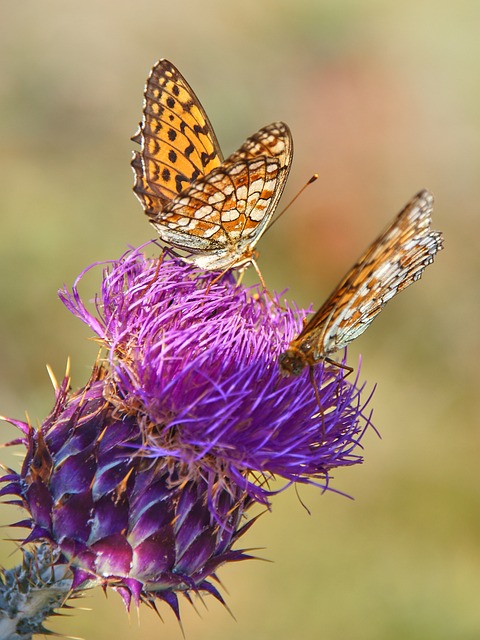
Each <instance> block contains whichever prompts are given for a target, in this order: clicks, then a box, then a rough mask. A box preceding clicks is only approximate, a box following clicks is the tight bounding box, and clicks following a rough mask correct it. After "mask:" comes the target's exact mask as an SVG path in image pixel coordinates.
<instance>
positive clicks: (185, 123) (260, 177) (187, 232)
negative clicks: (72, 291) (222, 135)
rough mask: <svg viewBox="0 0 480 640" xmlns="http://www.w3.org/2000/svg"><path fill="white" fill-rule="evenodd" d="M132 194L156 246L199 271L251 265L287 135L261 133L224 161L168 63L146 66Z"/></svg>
mask: <svg viewBox="0 0 480 640" xmlns="http://www.w3.org/2000/svg"><path fill="white" fill-rule="evenodd" d="M132 139H133V140H134V141H135V142H138V143H139V144H140V146H141V149H140V151H137V152H135V153H134V155H133V160H132V167H133V169H134V172H135V176H136V179H135V185H134V191H135V194H136V195H137V197H138V199H139V200H140V202H141V203H142V205H143V208H144V210H145V213H146V214H147V216H148V217H149V218H150V222H151V223H152V225H153V226H154V227H155V229H156V231H157V232H158V234H159V235H160V237H161V239H162V240H163V241H164V242H166V243H167V244H169V245H171V246H173V247H176V248H179V249H182V250H184V251H187V252H188V253H189V255H187V256H183V259H184V260H186V261H187V262H192V263H193V264H195V265H197V266H199V267H202V268H203V269H207V270H222V269H223V270H225V269H229V268H232V267H235V268H238V267H241V266H243V265H246V264H248V263H249V262H254V247H255V245H256V243H257V242H258V240H259V239H260V237H261V235H262V233H263V232H264V231H265V229H266V228H267V226H268V224H269V222H270V220H271V219H272V216H273V214H274V212H275V209H276V206H277V204H278V201H279V200H280V197H281V195H282V192H283V190H284V187H285V184H286V180H287V177H288V173H289V171H290V166H291V163H292V157H293V141H292V136H291V133H290V130H289V128H288V127H287V125H286V124H284V123H282V122H275V123H273V124H271V125H268V126H266V127H263V128H262V129H260V131H258V132H257V133H255V134H253V135H252V136H251V137H249V138H248V139H247V140H246V142H245V143H244V144H243V145H242V146H241V147H240V149H238V151H236V152H235V153H233V154H232V155H231V156H229V157H228V158H227V159H226V160H223V156H222V152H221V150H220V146H219V144H218V141H217V138H216V135H215V132H214V130H213V128H212V125H211V124H210V121H209V119H208V117H207V114H206V113H205V111H204V109H203V107H202V105H201V104H200V102H199V100H198V98H197V97H196V95H195V93H194V92H193V90H192V89H191V87H190V86H189V84H188V83H187V81H186V80H185V78H183V76H182V75H181V74H180V72H179V71H178V69H176V68H175V67H174V66H173V64H172V63H171V62H168V60H160V61H159V62H157V64H156V65H155V66H154V67H153V69H152V71H151V73H150V75H149V77H148V80H147V84H146V88H145V100H144V109H143V120H142V122H141V124H140V128H139V131H138V133H137V134H136V135H135V136H134V137H133V138H132Z"/></svg>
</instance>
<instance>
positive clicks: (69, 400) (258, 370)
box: [2, 250, 369, 615]
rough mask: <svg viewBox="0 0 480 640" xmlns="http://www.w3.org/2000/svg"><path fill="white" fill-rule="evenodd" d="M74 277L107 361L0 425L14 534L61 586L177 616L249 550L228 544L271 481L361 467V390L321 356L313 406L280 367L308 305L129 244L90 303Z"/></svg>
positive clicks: (74, 302)
mask: <svg viewBox="0 0 480 640" xmlns="http://www.w3.org/2000/svg"><path fill="white" fill-rule="evenodd" d="M83 275H84V274H82V275H81V276H80V278H79V279H78V281H77V282H76V283H75V286H74V287H73V289H72V291H71V292H69V291H67V290H66V289H65V290H63V291H61V292H60V297H61V299H62V300H63V302H64V303H65V305H66V306H67V307H68V309H70V311H72V312H73V313H74V314H75V315H76V316H78V317H79V318H81V319H82V320H83V321H84V322H85V323H86V324H87V325H88V326H89V327H90V328H91V329H92V330H93V331H94V332H95V334H96V335H97V337H98V339H99V340H100V341H101V343H102V345H103V347H104V349H105V350H106V354H107V356H106V358H105V361H104V363H103V364H101V365H96V366H95V367H94V369H93V373H92V376H91V379H90V381H89V383H88V384H87V385H86V386H85V387H84V388H83V389H81V390H79V391H77V392H75V393H72V392H71V391H70V390H69V380H68V378H66V379H65V380H64V382H63V384H62V385H61V386H60V387H58V389H57V391H56V403H55V407H54V409H53V411H52V412H51V414H50V416H49V417H48V418H47V419H46V420H45V422H44V423H43V424H42V426H41V427H40V428H39V429H38V430H33V429H32V428H31V427H30V426H29V425H27V424H25V423H20V422H15V421H13V422H14V423H15V424H16V425H17V426H18V427H19V428H20V429H21V430H22V432H23V443H24V444H25V446H26V450H27V453H26V457H25V461H24V464H23V467H22V470H21V472H20V473H15V472H13V471H10V472H9V473H8V474H7V475H5V476H4V478H3V480H4V481H5V482H7V483H8V484H7V485H6V486H5V487H4V489H3V492H2V493H3V494H4V495H6V494H13V495H16V496H17V497H18V498H19V499H20V502H21V504H22V506H23V507H24V508H25V509H27V511H28V513H29V517H28V519H26V520H23V521H22V522H21V523H18V524H20V525H22V526H27V527H28V528H29V529H30V533H29V535H28V537H27V538H26V540H25V542H33V543H40V541H45V540H47V541H48V542H49V543H51V544H52V546H55V548H56V549H58V550H59V551H60V552H61V556H62V557H61V559H62V561H65V560H66V561H68V563H69V565H70V567H71V568H72V571H73V573H74V579H73V586H74V588H80V587H81V586H83V585H86V584H92V583H101V584H102V585H103V586H105V587H106V586H110V587H113V588H114V589H116V590H117V591H118V592H119V593H120V594H121V595H122V597H123V598H124V600H125V602H126V603H127V605H129V604H130V601H131V600H132V598H133V600H134V601H135V602H136V603H137V604H138V603H139V602H140V601H145V602H147V603H149V604H150V605H151V606H155V601H156V600H158V599H160V600H163V601H165V602H167V603H168V604H169V605H170V606H171V607H172V608H173V609H174V611H175V613H176V614H177V615H179V611H178V601H177V593H178V592H182V593H183V594H184V595H185V596H186V597H187V598H190V594H191V593H192V592H198V591H207V592H210V593H212V594H213V595H214V596H215V597H216V598H218V599H220V600H222V598H221V595H220V594H219V592H218V591H217V589H216V588H215V586H214V585H213V583H212V579H213V580H215V578H216V571H217V569H218V567H219V566H220V565H222V564H223V563H225V562H229V561H236V560H241V559H245V558H247V557H249V555H248V554H247V553H246V552H245V551H243V550H238V549H233V546H234V545H235V543H236V542H237V541H238V539H239V538H240V537H241V535H242V534H243V533H244V532H245V531H246V530H247V529H248V528H249V526H250V525H251V524H252V522H253V521H254V520H252V519H251V520H250V521H249V522H248V523H246V524H245V521H244V520H243V518H244V515H245V513H246V511H247V510H248V509H249V508H250V507H251V506H252V505H253V504H255V503H261V504H263V505H268V504H269V500H270V498H271V496H272V494H273V492H274V491H273V488H272V487H271V486H270V482H271V481H272V480H273V479H274V478H276V477H280V478H283V479H284V480H285V482H284V486H288V484H290V483H292V482H302V483H314V484H319V485H321V486H327V484H328V479H329V472H330V470H331V469H332V468H334V467H338V466H346V465H352V464H356V463H359V462H361V457H360V456H359V455H358V453H357V451H358V445H359V440H360V438H361V435H362V433H363V431H364V430H365V428H366V426H367V425H368V423H369V420H368V418H367V417H365V416H364V405H365V402H362V401H361V399H360V395H361V388H359V387H358V386H357V384H356V381H352V382H350V381H349V380H345V379H344V372H343V371H342V370H341V369H339V368H338V367H333V366H325V367H323V366H321V365H320V366H318V367H317V368H316V371H315V378H316V385H317V387H318V391H319V398H320V402H321V409H319V406H318V402H317V399H316V396H315V392H314V389H313V386H312V384H311V382H310V380H309V378H308V374H307V375H300V376H299V377H297V378H284V377H282V375H281V374H280V371H279V367H278V356H279V354H280V353H281V352H282V351H283V350H284V349H285V346H286V345H287V344H289V342H290V341H291V340H292V338H293V337H294V335H295V334H296V333H298V331H299V329H300V326H301V324H302V320H303V318H304V316H305V315H306V312H303V311H299V310H298V309H296V308H289V307H287V308H283V307H281V305H280V300H279V299H278V297H274V298H273V299H271V298H270V297H269V296H267V295H264V293H263V292H261V291H260V290H259V289H258V288H256V287H253V288H250V289H248V288H245V287H242V286H240V285H238V284H237V283H236V282H235V280H234V278H233V276H232V275H230V274H225V275H223V276H222V277H218V275H216V274H211V273H205V272H203V271H201V270H199V269H198V268H196V267H193V266H191V265H186V264H184V263H183V262H181V261H180V260H178V259H177V258H175V257H174V256H171V255H169V254H168V253H164V254H163V255H162V257H161V258H160V259H149V258H146V257H145V256H144V255H143V253H142V252H141V251H140V250H131V251H129V252H128V253H126V254H125V255H124V256H123V257H122V258H121V259H120V260H118V261H116V262H112V263H110V264H109V265H108V266H107V267H106V268H105V270H104V276H103V283H102V289H101V292H100V293H99V294H98V295H97V297H96V299H95V304H94V305H93V308H92V309H89V308H88V306H87V303H85V302H84V301H83V300H82V298H81V296H80V294H79V283H80V281H81V279H82V277H83Z"/></svg>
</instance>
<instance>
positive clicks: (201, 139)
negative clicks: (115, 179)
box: [132, 60, 223, 216]
mask: <svg viewBox="0 0 480 640" xmlns="http://www.w3.org/2000/svg"><path fill="white" fill-rule="evenodd" d="M133 139H134V140H135V141H136V142H138V143H139V144H140V145H141V150H140V151H139V152H136V153H135V154H134V158H133V160H132V167H133V169H134V171H135V175H136V182H135V186H134V191H135V193H136V195H137V196H138V198H139V199H140V201H141V203H142V205H143V206H144V208H145V212H146V213H147V215H150V216H151V215H156V214H158V213H159V211H161V210H162V209H163V207H164V206H165V204H166V203H167V202H169V201H170V200H172V199H173V198H174V197H176V196H177V195H178V194H179V193H181V192H182V191H183V190H184V189H185V188H186V187H187V186H188V185H190V184H191V183H192V182H193V181H194V180H196V179H197V178H198V177H201V176H204V175H206V174H208V173H210V171H211V170H212V169H214V168H215V167H218V166H219V165H220V164H221V162H222V160H223V157H222V152H221V150H220V146H219V144H218V141H217V138H216V135H215V132H214V130H213V128H212V125H211V124H210V121H209V119H208V116H207V114H206V113H205V111H204V109H203V107H202V105H201V104H200V101H199V100H198V98H197V97H196V95H195V93H194V91H193V90H192V88H191V87H190V85H189V84H188V83H187V81H186V80H185V78H184V77H183V76H182V75H181V73H180V72H179V71H178V69H177V68H176V67H175V66H174V65H173V64H172V63H171V62H169V61H168V60H160V61H159V62H157V64H156V65H155V66H154V67H153V69H152V71H151V73H150V75H149V77H148V79H147V84H146V87H145V95H144V109H143V120H142V122H141V124H140V129H139V131H138V133H137V134H136V135H135V136H134V138H133Z"/></svg>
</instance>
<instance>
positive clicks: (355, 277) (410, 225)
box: [279, 190, 443, 376]
mask: <svg viewBox="0 0 480 640" xmlns="http://www.w3.org/2000/svg"><path fill="white" fill-rule="evenodd" d="M432 210H433V196H432V194H431V193H429V192H428V191H426V190H423V191H420V192H419V193H418V194H417V195H416V196H415V197H414V198H413V199H412V200H411V201H410V202H409V203H408V204H407V206H406V207H405V208H404V209H403V210H402V211H401V212H400V213H399V214H398V216H397V217H396V218H395V219H394V220H393V222H392V223H391V224H390V226H388V227H387V229H386V230H385V231H384V232H383V233H382V234H381V235H380V236H379V237H378V238H377V239H376V240H375V242H373V244H372V245H371V246H370V247H369V248H368V249H367V251H366V252H365V253H364V254H363V256H362V257H361V258H360V259H359V260H358V262H357V263H356V264H355V265H354V266H353V267H352V269H350V271H349V272H348V273H347V274H346V276H345V277H344V279H343V280H342V281H341V282H340V284H339V285H338V286H337V288H336V289H335V290H334V291H333V293H332V294H331V295H330V296H329V298H328V299H327V300H326V301H325V302H324V303H323V305H322V306H321V307H320V309H319V310H318V311H317V312H316V313H315V315H314V316H313V317H312V318H311V319H310V320H309V321H308V322H307V323H306V324H305V326H304V327H303V329H302V331H301V332H300V334H299V335H298V337H296V338H295V339H294V340H292V342H291V343H290V345H289V347H288V349H287V350H286V351H285V352H284V353H282V354H281V355H280V357H279V365H280V370H281V372H282V373H283V374H284V375H294V376H296V375H299V374H300V373H301V371H302V370H303V369H304V368H305V367H306V366H309V367H310V372H311V371H312V367H313V366H314V365H315V364H317V363H318V362H320V361H322V360H327V361H328V362H330V363H333V364H337V365H338V366H341V367H343V368H346V369H350V371H351V368H350V367H347V366H346V365H340V364H339V363H335V362H334V361H332V360H330V359H329V356H330V355H332V354H333V353H335V352H336V351H338V350H339V349H342V348H343V347H345V346H346V345H347V344H348V343H349V342H351V341H352V340H354V339H355V338H357V337H358V336H359V335H361V334H362V333H363V332H364V331H365V329H367V327H368V326H369V325H370V323H371V322H372V321H373V319H374V318H375V317H376V316H377V315H378V314H379V313H380V311H381V310H382V309H383V307H384V306H385V304H386V303H387V302H388V301H389V300H390V299H391V298H393V296H395V295H396V294H397V293H399V292H400V291H402V290H403V289H406V288H407V287H408V286H410V285H411V284H412V283H413V282H416V281H417V280H419V279H420V278H421V276H422V273H423V271H424V269H425V268H426V267H428V265H429V264H432V262H433V260H434V258H435V254H436V253H437V251H440V250H441V249H442V248H443V236H442V234H441V232H439V231H431V230H430V225H431V214H432Z"/></svg>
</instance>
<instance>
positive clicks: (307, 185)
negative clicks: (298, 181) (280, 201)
mask: <svg viewBox="0 0 480 640" xmlns="http://www.w3.org/2000/svg"><path fill="white" fill-rule="evenodd" d="M317 179H318V173H314V174H313V176H312V177H311V178H310V180H307V182H306V183H305V184H304V185H303V187H302V188H301V189H300V191H299V192H298V193H297V194H296V195H295V196H294V197H293V198H292V199H291V200H290V202H289V203H288V204H287V205H286V206H285V207H284V208H283V209H282V210H281V211H280V213H279V214H278V215H277V216H276V217H275V218H274V219H273V220H272V221H271V223H270V224H269V225H268V228H269V229H271V228H272V225H274V224H275V222H277V220H279V218H281V217H282V216H283V214H284V213H285V212H286V211H287V209H290V207H291V206H292V204H293V203H294V202H295V200H296V199H297V198H299V197H300V196H301V195H302V193H303V192H304V191H305V189H306V188H307V187H309V186H310V185H311V184H313V183H314V182H315V180H317Z"/></svg>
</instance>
